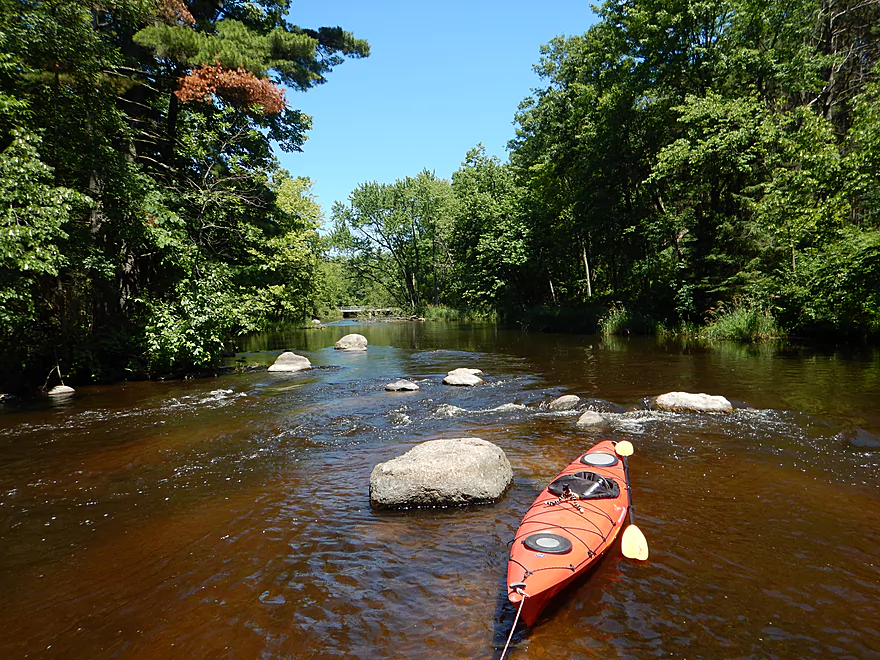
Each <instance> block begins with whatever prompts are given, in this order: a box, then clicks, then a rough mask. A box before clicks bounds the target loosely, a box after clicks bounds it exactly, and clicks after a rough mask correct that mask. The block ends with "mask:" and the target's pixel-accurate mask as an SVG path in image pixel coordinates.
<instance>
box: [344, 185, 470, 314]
mask: <svg viewBox="0 0 880 660" xmlns="http://www.w3.org/2000/svg"><path fill="white" fill-rule="evenodd" d="M349 200H350V202H349V205H348V206H345V205H343V204H341V203H339V202H337V203H336V204H334V205H333V213H332V215H333V221H334V227H335V229H334V232H333V236H332V242H333V245H334V247H335V248H336V249H337V250H339V251H340V252H341V253H342V254H343V255H345V256H346V257H347V262H346V267H347V268H348V269H349V271H350V272H351V277H352V278H353V279H356V280H358V281H360V282H362V283H363V282H367V283H370V284H371V285H372V287H371V288H370V289H369V290H370V291H372V292H373V293H377V292H378V293H379V295H380V296H382V297H383V298H384V302H386V303H391V304H393V305H395V306H399V307H401V308H404V309H406V310H408V311H410V312H411V313H417V312H419V311H421V310H423V309H424V307H425V306H426V305H427V304H428V303H429V302H430V301H433V302H434V303H435V304H436V303H437V302H439V301H440V300H441V299H442V297H443V296H444V295H445V292H446V291H447V290H448V288H449V286H450V282H449V277H448V273H449V257H448V252H449V250H448V243H449V231H450V215H451V207H452V205H453V197H452V188H451V186H450V183H449V182H448V181H446V180H445V179H438V178H437V177H436V176H435V175H434V174H433V173H431V172H428V171H423V172H420V173H419V174H418V175H417V176H415V177H405V178H404V179H399V180H397V181H396V182H394V183H393V184H382V183H377V182H372V183H362V184H361V185H359V186H358V187H357V189H355V190H354V191H353V192H352V193H351V195H350V197H349ZM366 293H367V290H363V292H362V295H363V294H366ZM361 300H364V298H361ZM364 302H366V300H364ZM369 302H379V303H381V302H382V299H380V300H370V301H369Z"/></svg>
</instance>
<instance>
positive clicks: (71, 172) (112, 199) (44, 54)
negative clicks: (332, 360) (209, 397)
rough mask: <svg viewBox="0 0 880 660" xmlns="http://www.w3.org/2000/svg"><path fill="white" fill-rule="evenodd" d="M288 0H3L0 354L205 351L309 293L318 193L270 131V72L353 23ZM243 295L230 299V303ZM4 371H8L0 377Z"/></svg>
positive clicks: (90, 359) (119, 358)
mask: <svg viewBox="0 0 880 660" xmlns="http://www.w3.org/2000/svg"><path fill="white" fill-rule="evenodd" d="M289 10H290V3H289V1H288V0H256V1H255V2H241V1H239V0H208V1H205V2H202V1H197V2H190V1H185V0H158V1H157V0H109V1H108V2H104V3H98V4H96V3H94V2H84V1H82V0H39V1H37V2H24V1H22V0H0V16H2V23H0V117H2V122H0V170H2V183H0V248H2V249H0V299H2V301H3V302H2V312H0V313H2V315H3V328H2V330H0V333H2V334H0V373H2V374H3V378H4V381H8V383H7V387H11V388H15V387H17V386H21V385H23V384H34V383H42V382H43V381H44V380H45V378H46V374H48V373H49V371H50V370H51V369H52V368H53V367H54V366H56V365H59V366H60V367H61V369H62V372H63V373H64V374H66V375H68V376H71V377H73V378H74V379H86V380H88V379H99V378H120V377H124V376H130V375H138V374H146V375H150V374H156V373H162V372H167V371H173V370H179V369H187V368H192V367H198V366H207V365H211V364H214V363H216V361H217V359H218V358H219V357H220V355H221V354H222V353H223V351H225V350H228V348H229V347H230V345H231V343H230V342H231V341H232V340H233V339H234V338H235V336H237V335H238V334H241V333H242V332H247V331H250V330H254V329H258V328H260V327H265V326H266V325H267V324H271V323H278V322H283V321H295V320H300V319H302V318H303V317H305V316H307V315H309V314H312V313H314V312H315V311H317V310H316V308H317V307H318V306H319V305H320V301H321V295H320V291H319V288H320V279H321V274H320V265H319V258H320V255H321V253H322V250H323V245H322V244H321V239H320V237H319V236H318V234H317V231H316V229H317V224H318V223H319V222H320V219H321V216H320V209H318V208H317V206H316V204H315V203H314V201H313V198H312V196H311V192H310V185H311V184H310V182H309V181H308V180H307V179H302V178H292V177H291V176H290V175H289V174H288V173H287V172H285V171H284V170H282V169H281V168H280V167H279V164H278V160H277V158H276V156H275V155H274V153H273V146H276V145H277V146H278V147H279V148H281V149H284V150H288V151H296V150H299V149H301V148H302V145H303V142H304V140H305V137H306V131H307V130H308V128H309V126H310V118H309V117H308V116H307V115H305V114H303V113H302V112H300V111H298V110H296V109H295V108H294V107H292V106H290V105H289V104H288V103H289V100H288V98H287V95H286V94H285V89H288V90H292V91H305V90H307V89H309V88H311V87H313V86H315V85H318V84H322V83H324V82H325V81H326V79H327V75H328V73H329V72H330V71H331V70H332V69H333V68H334V67H335V66H337V65H339V64H340V63H342V62H343V61H344V60H345V59H347V58H360V57H365V56H367V55H369V46H368V44H367V42H366V41H363V40H362V39H357V38H355V37H354V36H353V35H352V34H350V33H348V32H345V31H344V30H342V29H341V28H339V27H322V28H317V29H308V28H301V27H299V26H297V25H295V24H293V23H291V22H289V21H288V19H287V14H288V11H289ZM243 301H245V304H242V303H243ZM4 389H5V388H4Z"/></svg>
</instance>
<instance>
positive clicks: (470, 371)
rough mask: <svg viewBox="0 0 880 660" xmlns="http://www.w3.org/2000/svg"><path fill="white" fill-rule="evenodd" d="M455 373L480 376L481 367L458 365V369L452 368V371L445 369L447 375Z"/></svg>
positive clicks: (481, 373)
mask: <svg viewBox="0 0 880 660" xmlns="http://www.w3.org/2000/svg"><path fill="white" fill-rule="evenodd" d="M456 374H470V375H471V376H482V375H483V370H482V369H471V368H470V367H459V368H458V369H453V370H452V371H447V372H446V375H447V376H453V375H456Z"/></svg>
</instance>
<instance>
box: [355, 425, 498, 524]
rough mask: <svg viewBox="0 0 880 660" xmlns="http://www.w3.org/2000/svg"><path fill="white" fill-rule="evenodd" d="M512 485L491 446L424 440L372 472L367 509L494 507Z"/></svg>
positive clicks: (466, 440)
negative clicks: (492, 504) (489, 504)
mask: <svg viewBox="0 0 880 660" xmlns="http://www.w3.org/2000/svg"><path fill="white" fill-rule="evenodd" d="M512 481H513V470H512V469H511V467H510V461H508V460H507V456H505V454H504V451H502V449H501V448H500V447H498V446H496V445H493V444H492V443H491V442H486V441H485V440H482V439H480V438H449V439H443V440H429V441H427V442H423V443H421V444H419V445H416V446H415V447H413V448H412V449H410V450H409V451H408V452H406V453H405V454H402V455H401V456H398V457H397V458H393V459H391V460H390V461H386V462H385V463H379V464H378V465H377V466H376V467H374V468H373V472H372V473H371V474H370V505H371V506H373V507H374V508H378V509H387V508H408V507H431V506H454V505H461V504H482V503H487V502H494V501H496V500H498V498H500V497H501V496H502V495H503V494H504V492H505V491H506V490H507V488H508V487H509V486H510V483H511V482H512Z"/></svg>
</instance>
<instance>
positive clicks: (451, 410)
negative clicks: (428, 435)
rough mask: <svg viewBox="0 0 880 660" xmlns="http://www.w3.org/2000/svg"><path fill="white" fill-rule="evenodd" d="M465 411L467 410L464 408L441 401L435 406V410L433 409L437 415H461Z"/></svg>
mask: <svg viewBox="0 0 880 660" xmlns="http://www.w3.org/2000/svg"><path fill="white" fill-rule="evenodd" d="M466 412H467V410H465V409H464V408H459V407H458V406H453V405H450V404H448V403H441V404H440V405H439V406H437V410H435V411H434V414H435V415H437V416H438V417H455V416H456V415H462V414H464V413H466Z"/></svg>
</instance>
